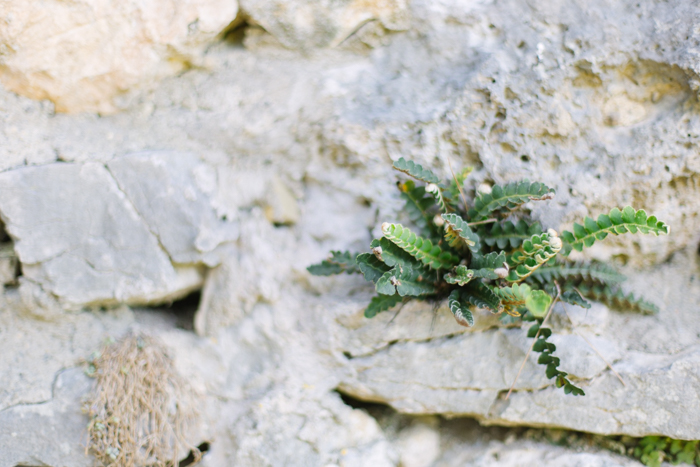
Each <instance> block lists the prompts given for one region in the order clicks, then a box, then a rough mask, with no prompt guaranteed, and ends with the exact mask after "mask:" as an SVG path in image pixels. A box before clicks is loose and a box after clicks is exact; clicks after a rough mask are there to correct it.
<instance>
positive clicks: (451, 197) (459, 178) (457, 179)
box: [443, 167, 474, 211]
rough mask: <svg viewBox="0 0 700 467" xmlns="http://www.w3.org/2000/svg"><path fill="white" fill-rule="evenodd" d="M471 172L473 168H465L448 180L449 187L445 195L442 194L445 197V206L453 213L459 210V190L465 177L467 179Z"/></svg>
mask: <svg viewBox="0 0 700 467" xmlns="http://www.w3.org/2000/svg"><path fill="white" fill-rule="evenodd" d="M472 170H474V168H473V167H466V168H464V169H462V170H461V171H460V172H457V173H456V174H454V178H453V179H452V180H450V186H449V188H447V193H446V194H445V193H443V194H445V195H446V201H447V204H449V205H450V206H451V207H452V210H453V211H457V210H458V209H459V198H460V195H461V194H462V193H461V191H460V190H461V189H462V187H463V186H464V182H465V181H466V180H467V177H469V174H470V173H472Z"/></svg>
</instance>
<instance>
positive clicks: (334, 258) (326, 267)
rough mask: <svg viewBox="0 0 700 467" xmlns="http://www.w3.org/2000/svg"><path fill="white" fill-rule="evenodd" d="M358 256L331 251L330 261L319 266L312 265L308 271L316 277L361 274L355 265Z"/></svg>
mask: <svg viewBox="0 0 700 467" xmlns="http://www.w3.org/2000/svg"><path fill="white" fill-rule="evenodd" d="M356 256H357V253H350V252H349V251H331V256H330V257H329V258H328V259H325V260H323V261H321V262H320V263H318V264H312V265H311V266H309V267H308V268H306V270H307V271H309V272H310V273H311V274H313V275H314V276H331V275H334V274H343V273H346V274H355V273H359V272H360V270H359V268H358V267H357V264H356V263H355V257H356Z"/></svg>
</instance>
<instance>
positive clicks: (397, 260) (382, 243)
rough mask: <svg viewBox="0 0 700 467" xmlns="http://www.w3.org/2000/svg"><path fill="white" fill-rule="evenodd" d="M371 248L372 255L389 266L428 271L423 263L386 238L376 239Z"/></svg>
mask: <svg viewBox="0 0 700 467" xmlns="http://www.w3.org/2000/svg"><path fill="white" fill-rule="evenodd" d="M369 246H370V248H372V253H374V255H375V256H376V257H377V258H378V259H379V260H381V261H383V262H384V263H385V264H386V265H387V266H390V267H394V266H401V267H403V268H411V269H415V270H423V269H427V268H425V266H423V264H422V263H421V262H419V261H418V260H416V259H415V258H414V257H413V256H411V255H409V254H408V253H407V252H406V251H404V250H402V249H401V248H399V247H398V245H396V244H395V243H393V242H391V241H390V240H389V239H387V238H385V237H382V238H380V239H376V238H375V239H374V240H372V243H370V245H369Z"/></svg>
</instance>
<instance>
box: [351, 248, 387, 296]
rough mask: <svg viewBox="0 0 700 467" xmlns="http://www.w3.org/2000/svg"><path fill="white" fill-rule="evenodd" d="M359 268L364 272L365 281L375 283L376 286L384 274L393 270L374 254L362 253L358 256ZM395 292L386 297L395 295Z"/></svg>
mask: <svg viewBox="0 0 700 467" xmlns="http://www.w3.org/2000/svg"><path fill="white" fill-rule="evenodd" d="M356 261H357V266H358V267H359V268H360V271H362V274H364V276H365V280H367V281H369V282H374V283H375V284H376V283H377V281H378V280H379V278H381V277H382V276H383V275H384V273H386V272H387V271H389V270H390V269H391V268H390V267H389V266H387V265H386V264H384V263H383V262H382V261H380V260H379V259H378V258H377V257H376V256H374V255H373V254H372V253H362V254H359V255H357V259H356ZM393 293H394V292H391V293H388V294H386V295H393Z"/></svg>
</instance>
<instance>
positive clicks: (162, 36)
mask: <svg viewBox="0 0 700 467" xmlns="http://www.w3.org/2000/svg"><path fill="white" fill-rule="evenodd" d="M237 12H238V4H237V2H236V0H208V1H184V2H180V1H171V0H159V1H156V2H148V4H142V3H141V2H136V1H127V2H118V3H116V4H115V3H114V2H110V1H107V0H102V1H97V2H94V1H76V2H63V1H60V0H48V1H43V2H39V3H34V4H31V5H28V4H19V3H17V2H13V1H11V0H6V1H3V2H0V18H2V19H1V20H0V24H2V26H0V81H2V83H3V84H4V85H5V86H6V87H7V89H10V90H12V91H14V92H16V93H18V94H21V95H24V96H27V97H31V98H33V99H48V100H50V101H51V102H53V103H54V104H55V106H56V110H57V111H59V112H80V111H92V112H101V113H110V112H114V111H115V110H116V109H117V108H118V102H116V100H117V99H118V98H119V96H120V94H124V93H126V92H127V91H129V90H130V89H132V88H133V87H135V86H137V85H139V84H144V82H148V81H151V80H153V79H154V78H158V77H162V76H164V75H168V74H174V73H176V72H178V71H181V70H183V69H186V68H188V67H190V66H192V62H197V61H198V58H197V57H198V56H199V54H200V53H201V51H202V50H203V48H204V46H206V45H207V43H209V42H210V41H211V40H212V39H213V38H214V37H215V36H216V35H217V34H219V33H220V32H221V31H222V30H223V29H224V28H226V26H228V24H229V23H231V22H232V21H233V20H234V19H235V18H236V15H237Z"/></svg>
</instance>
